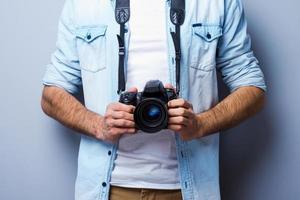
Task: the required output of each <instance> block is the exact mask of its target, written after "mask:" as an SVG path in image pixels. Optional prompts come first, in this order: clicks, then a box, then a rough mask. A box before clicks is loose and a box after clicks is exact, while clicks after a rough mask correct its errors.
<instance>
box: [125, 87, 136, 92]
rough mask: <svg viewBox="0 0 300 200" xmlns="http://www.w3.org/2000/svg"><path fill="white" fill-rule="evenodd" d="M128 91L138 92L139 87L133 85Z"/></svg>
mask: <svg viewBox="0 0 300 200" xmlns="http://www.w3.org/2000/svg"><path fill="white" fill-rule="evenodd" d="M127 91H128V92H138V89H137V88H136V87H131V88H129V89H128V90H127Z"/></svg>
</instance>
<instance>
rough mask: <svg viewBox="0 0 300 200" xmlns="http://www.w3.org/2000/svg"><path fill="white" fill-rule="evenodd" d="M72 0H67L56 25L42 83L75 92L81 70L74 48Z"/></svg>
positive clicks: (79, 81)
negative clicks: (54, 38)
mask: <svg viewBox="0 0 300 200" xmlns="http://www.w3.org/2000/svg"><path fill="white" fill-rule="evenodd" d="M74 32H75V26H74V24H73V5H72V0H67V1H66V3H65V5H64V8H63V11H62V15H61V17H60V20H59V25H58V37H57V42H56V50H55V52H54V53H53V54H52V57H51V62H50V64H49V65H48V66H47V69H46V73H45V75H44V78H43V84H44V85H48V86H57V87H60V88H63V89H65V90H66V91H68V92H69V93H77V92H78V91H79V87H80V86H81V84H82V83H81V71H80V65H79V59H78V55H77V48H76V36H75V34H74Z"/></svg>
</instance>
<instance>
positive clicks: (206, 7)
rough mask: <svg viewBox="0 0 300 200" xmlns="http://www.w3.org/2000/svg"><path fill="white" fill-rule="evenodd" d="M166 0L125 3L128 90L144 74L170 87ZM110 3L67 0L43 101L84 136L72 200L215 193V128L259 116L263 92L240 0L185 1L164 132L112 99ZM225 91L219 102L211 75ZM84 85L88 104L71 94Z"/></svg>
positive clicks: (210, 198) (114, 64)
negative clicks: (145, 127) (146, 128)
mask: <svg viewBox="0 0 300 200" xmlns="http://www.w3.org/2000/svg"><path fill="white" fill-rule="evenodd" d="M170 2H171V0H166V1H162V0H152V1H147V0H131V1H130V9H131V16H130V21H129V22H128V23H126V31H125V47H126V48H125V49H126V52H125V55H126V56H125V66H126V67H125V68H126V89H127V90H128V91H132V92H136V91H142V90H143V88H144V86H145V83H146V82H147V81H149V80H161V81H162V82H163V83H164V84H165V87H167V88H174V87H175V82H176V78H175V77H176V76H175V65H176V64H175V63H176V62H175V52H174V45H173V41H172V38H171V34H170V33H171V32H174V30H175V27H174V25H173V24H172V23H171V21H170V17H169V11H170V4H171V3H170ZM115 5H116V0H97V1H96V0H67V2H66V4H65V6H64V10H63V13H62V16H61V20H60V23H59V32H58V42H57V50H56V51H55V53H54V54H53V57H52V62H51V64H50V65H49V66H48V68H47V72H46V75H45V77H44V80H43V82H44V85H45V88H44V91H43V97H42V108H43V110H44V112H45V113H46V114H48V115H49V116H51V117H53V118H54V119H56V120H58V121H59V122H61V123H62V124H64V125H66V126H67V127H70V128H72V129H74V130H76V131H79V132H81V133H82V137H81V143H80V150H79V159H78V176H77V180H76V195H75V196H76V199H77V200H95V199H101V200H104V199H112V200H118V199H131V200H134V199H184V200H192V199H194V200H217V199H220V192H219V167H218V161H219V160H218V159H219V157H218V155H219V154H218V151H219V136H218V134H217V133H218V132H219V131H221V130H224V129H228V128H231V127H233V126H235V125H237V124H238V123H240V122H241V121H243V120H245V119H246V118H248V117H250V116H252V115H253V114H255V113H257V112H258V111H259V110H260V109H261V108H262V107H263V103H264V91H265V90H266V86H265V82H264V77H263V73H262V72H261V70H260V68H259V66H258V61H257V59H256V58H255V57H254V54H253V52H252V51H251V44H250V43H251V42H250V38H249V36H248V35H247V30H246V29H247V25H246V20H245V16H244V12H243V7H242V4H241V2H240V0H211V1H209V0H202V1H200V0H186V1H185V21H184V23H183V25H182V26H181V37H180V41H181V42H180V43H181V62H180V64H181V73H180V77H181V79H180V82H181V87H180V89H181V92H180V97H179V98H178V99H176V100H172V101H169V102H168V109H169V110H168V114H169V123H168V129H165V130H162V131H159V132H157V133H154V134H147V133H144V132H142V131H138V130H136V128H135V127H136V124H135V122H134V119H133V111H134V109H135V107H134V106H130V105H125V104H121V103H118V101H119V95H118V94H117V90H118V64H119V59H118V56H119V55H118V51H119V44H118V40H117V36H116V35H118V34H119V33H120V26H119V24H118V23H117V22H116V20H115V13H114V10H115ZM217 71H220V72H221V74H222V78H223V80H224V82H225V84H226V85H227V86H228V87H229V89H230V91H231V94H230V95H229V96H227V97H226V98H225V99H224V100H223V101H221V102H218V94H217V78H216V72H217ZM81 86H82V87H83V92H84V99H85V105H82V104H81V103H80V102H79V101H77V100H76V99H75V98H74V97H73V95H72V94H76V93H77V92H78V90H79V88H80V87H81Z"/></svg>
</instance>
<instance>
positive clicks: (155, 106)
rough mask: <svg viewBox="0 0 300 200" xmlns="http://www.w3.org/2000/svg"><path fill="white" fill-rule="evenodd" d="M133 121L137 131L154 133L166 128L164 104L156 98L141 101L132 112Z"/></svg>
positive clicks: (166, 113)
mask: <svg viewBox="0 0 300 200" xmlns="http://www.w3.org/2000/svg"><path fill="white" fill-rule="evenodd" d="M134 120H135V123H136V125H137V127H138V129H140V130H142V131H144V132H147V133H155V132H158V131H160V130H162V129H165V128H167V126H168V109H167V106H166V104H165V103H164V102H163V101H161V100H160V99H157V98H146V99H144V100H142V101H141V102H140V103H139V104H138V105H137V106H136V109H135V111H134Z"/></svg>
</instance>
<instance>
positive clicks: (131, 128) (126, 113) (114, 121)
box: [95, 88, 137, 142]
mask: <svg viewBox="0 0 300 200" xmlns="http://www.w3.org/2000/svg"><path fill="white" fill-rule="evenodd" d="M128 91H129V92H137V89H136V88H130V89H129V90H128ZM134 109H135V107H134V106H131V105H126V104H122V103H111V104H109V105H108V106H107V108H106V112H105V114H104V116H103V118H102V120H101V121H102V123H101V130H100V131H99V132H97V133H96V136H95V137H96V138H98V139H101V140H104V141H109V142H115V141H117V140H118V139H119V138H120V137H121V136H122V135H123V134H133V133H135V132H136V129H135V123H134V117H133V112H134Z"/></svg>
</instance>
